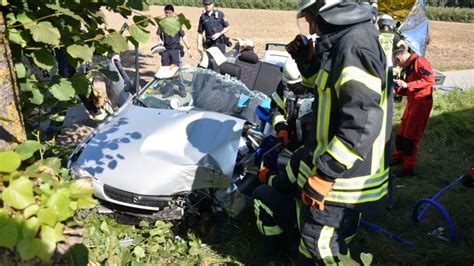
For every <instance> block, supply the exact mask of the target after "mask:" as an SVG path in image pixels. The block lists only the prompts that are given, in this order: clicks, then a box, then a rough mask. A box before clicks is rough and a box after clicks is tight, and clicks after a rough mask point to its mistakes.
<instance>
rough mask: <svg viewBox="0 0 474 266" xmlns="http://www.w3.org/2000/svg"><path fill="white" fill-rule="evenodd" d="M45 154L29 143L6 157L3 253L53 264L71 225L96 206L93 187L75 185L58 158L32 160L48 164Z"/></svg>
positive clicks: (2, 162) (0, 190) (2, 165)
mask: <svg viewBox="0 0 474 266" xmlns="http://www.w3.org/2000/svg"><path fill="white" fill-rule="evenodd" d="M44 149H45V147H44V146H43V145H41V144H40V143H39V142H36V141H26V142H24V143H22V144H20V145H18V146H16V148H15V150H12V151H3V152H0V182H1V183H0V198H1V201H0V207H1V208H0V235H1V238H0V247H4V248H7V249H9V250H11V251H14V252H17V253H18V254H19V255H20V258H21V259H22V260H23V261H28V260H31V259H33V258H35V257H38V258H40V259H41V260H43V261H48V260H50V259H51V257H52V255H53V253H54V251H55V249H56V244H57V243H58V242H62V241H65V237H66V236H65V230H66V229H67V225H66V222H67V221H68V220H70V219H71V218H72V217H73V216H74V214H75V212H76V211H77V210H79V209H87V208H91V207H93V206H95V204H96V200H94V199H93V198H92V194H93V193H94V190H93V188H92V185H91V182H90V181H89V180H86V179H80V180H71V178H70V176H69V174H68V171H67V170H66V169H64V168H61V162H60V160H59V159H58V158H54V157H51V158H47V159H40V160H38V161H36V162H34V160H32V157H33V155H34V154H35V153H37V152H38V151H39V153H40V157H41V158H42V157H43V154H44V152H45V150H44ZM31 162H34V163H31Z"/></svg>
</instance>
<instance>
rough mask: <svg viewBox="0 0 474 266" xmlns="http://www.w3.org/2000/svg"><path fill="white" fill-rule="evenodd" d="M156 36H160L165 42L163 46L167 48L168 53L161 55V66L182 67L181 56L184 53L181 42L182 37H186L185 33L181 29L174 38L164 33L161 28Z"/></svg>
mask: <svg viewBox="0 0 474 266" xmlns="http://www.w3.org/2000/svg"><path fill="white" fill-rule="evenodd" d="M156 34H157V35H158V36H160V38H161V40H162V41H163V45H164V46H165V48H166V51H164V52H163V53H161V65H162V66H169V65H177V66H179V65H180V60H179V59H180V56H182V55H183V54H180V53H182V52H183V46H182V45H181V43H180V42H179V41H180V39H181V38H182V37H184V31H183V30H182V29H180V30H179V31H178V33H176V34H175V35H174V36H169V35H168V34H166V33H164V32H163V31H162V30H161V29H160V28H158V30H157V31H156Z"/></svg>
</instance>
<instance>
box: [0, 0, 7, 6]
mask: <svg viewBox="0 0 474 266" xmlns="http://www.w3.org/2000/svg"><path fill="white" fill-rule="evenodd" d="M0 5H1V6H8V1H7V0H2V2H1V3H0Z"/></svg>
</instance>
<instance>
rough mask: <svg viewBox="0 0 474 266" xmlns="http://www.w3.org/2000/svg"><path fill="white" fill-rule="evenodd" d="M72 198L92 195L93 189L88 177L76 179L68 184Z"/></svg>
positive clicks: (83, 197) (84, 197) (85, 197)
mask: <svg viewBox="0 0 474 266" xmlns="http://www.w3.org/2000/svg"><path fill="white" fill-rule="evenodd" d="M69 191H70V193H71V194H70V195H71V198H72V199H87V198H90V197H92V194H94V189H93V188H92V183H91V181H89V180H88V179H77V180H74V181H73V182H72V184H71V185H70V186H69Z"/></svg>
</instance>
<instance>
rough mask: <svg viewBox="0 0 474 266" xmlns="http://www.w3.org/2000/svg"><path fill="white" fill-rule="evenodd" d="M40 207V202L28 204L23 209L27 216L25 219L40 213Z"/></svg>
mask: <svg viewBox="0 0 474 266" xmlns="http://www.w3.org/2000/svg"><path fill="white" fill-rule="evenodd" d="M39 209H40V207H39V205H38V204H32V205H30V206H28V207H27V208H25V210H24V211H23V216H24V217H25V219H28V218H30V217H31V216H33V215H35V214H36V213H38V211H39Z"/></svg>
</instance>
